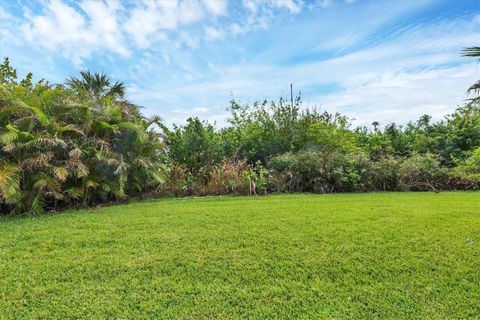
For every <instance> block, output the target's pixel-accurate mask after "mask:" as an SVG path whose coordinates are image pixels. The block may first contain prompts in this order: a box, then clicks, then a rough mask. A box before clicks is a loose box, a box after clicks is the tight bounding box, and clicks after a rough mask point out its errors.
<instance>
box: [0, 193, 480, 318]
mask: <svg viewBox="0 0 480 320" xmlns="http://www.w3.org/2000/svg"><path fill="white" fill-rule="evenodd" d="M0 318H2V319H21V318H24V319H51V318H56V319H70V318H89V319H97V318H109V319H151V318H156V319H162V318H165V319H190V318H192V319H204V318H211V319H238V318H251V319H285V318H290V319H322V318H325V319H331V318H335V319H360V318H365V319H375V318H384V319H387V318H388V319H393V318H398V319H400V318H402V319H420V318H421V319H424V318H431V319H446V318H455V319H478V318H480V193H474V192H463V193H460V192H458V193H440V194H435V193H375V194H341V195H340V194H339V195H278V196H277V195H275V196H266V197H223V198H222V197H213V198H196V199H194V198H185V199H165V200H157V201H147V202H138V203H132V204H128V205H119V206H112V207H104V208H100V209H97V210H89V211H86V210H85V211H69V212H64V213H60V214H53V215H45V216H37V217H23V218H22V217H20V218H8V217H7V218H1V219H0Z"/></svg>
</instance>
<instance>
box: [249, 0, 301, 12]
mask: <svg viewBox="0 0 480 320" xmlns="http://www.w3.org/2000/svg"><path fill="white" fill-rule="evenodd" d="M243 6H244V7H245V8H247V9H248V10H249V11H251V12H252V13H258V12H260V11H270V10H271V9H274V8H281V9H287V10H288V11H289V12H291V13H299V12H300V11H301V10H302V7H303V0H243Z"/></svg>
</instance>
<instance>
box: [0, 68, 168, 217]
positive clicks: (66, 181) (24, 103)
mask: <svg viewBox="0 0 480 320" xmlns="http://www.w3.org/2000/svg"><path fill="white" fill-rule="evenodd" d="M3 70H10V71H9V72H10V75H9V76H8V77H7V76H5V75H3V77H2V78H3V79H4V81H3V82H1V83H0V108H1V109H0V150H1V151H0V152H1V153H0V156H1V160H2V161H1V164H0V211H1V212H17V213H18V212H41V211H43V210H45V209H46V210H55V209H57V208H61V207H68V206H75V205H91V204H95V203H99V202H105V201H110V200H119V199H124V198H126V197H127V196H129V195H134V194H137V193H140V192H143V191H145V190H148V189H151V188H156V187H157V186H158V185H159V184H160V183H161V182H162V180H163V175H164V167H163V164H162V161H161V151H162V148H163V145H162V143H161V141H160V139H159V133H158V132H156V131H154V130H152V129H151V128H150V127H151V125H152V124H153V122H154V121H150V120H148V119H145V118H143V117H141V116H140V113H139V112H138V108H137V107H136V106H135V105H133V104H130V103H128V102H127V101H126V100H124V99H122V98H121V96H123V93H122V86H119V85H118V83H116V84H115V86H113V87H110V85H109V83H110V82H109V79H108V78H107V77H104V76H99V75H96V76H95V75H92V74H87V73H85V74H84V76H85V77H86V78H85V77H84V78H82V79H74V80H75V86H72V87H70V88H67V87H65V86H63V85H57V86H52V85H50V84H48V83H43V82H39V83H37V84H35V85H32V84H31V81H27V80H28V79H27V80H23V81H22V82H21V83H20V84H19V83H17V82H16V77H15V74H14V73H13V72H12V71H11V69H9V63H8V60H7V61H5V62H4V68H3ZM5 79H8V81H5ZM82 83H83V84H84V85H85V87H82V86H81V85H80V84H82Z"/></svg>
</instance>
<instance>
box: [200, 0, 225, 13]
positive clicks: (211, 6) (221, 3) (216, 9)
mask: <svg viewBox="0 0 480 320" xmlns="http://www.w3.org/2000/svg"><path fill="white" fill-rule="evenodd" d="M202 2H203V5H204V6H205V8H206V9H207V11H208V12H209V13H211V14H213V15H215V16H223V15H226V14H227V0H203V1H202Z"/></svg>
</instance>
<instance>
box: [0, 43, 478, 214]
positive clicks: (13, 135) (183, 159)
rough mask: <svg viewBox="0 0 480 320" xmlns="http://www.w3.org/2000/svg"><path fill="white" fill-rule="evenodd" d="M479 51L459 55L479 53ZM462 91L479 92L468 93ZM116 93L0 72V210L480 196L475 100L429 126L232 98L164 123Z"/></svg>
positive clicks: (91, 79) (83, 79) (104, 84)
mask: <svg viewBox="0 0 480 320" xmlns="http://www.w3.org/2000/svg"><path fill="white" fill-rule="evenodd" d="M477 49H478V48H469V49H467V50H465V52H464V53H465V55H466V56H472V57H478V55H477V54H478V52H477V51H478V50H477ZM470 92H471V93H473V94H478V91H477V90H476V89H471V90H470ZM124 97H125V86H124V85H123V83H121V82H118V81H117V82H113V81H111V80H110V79H109V77H108V76H107V75H105V74H96V73H91V72H89V71H83V72H81V73H80V77H78V78H77V77H71V78H69V79H68V80H67V81H66V85H55V86H53V85H50V84H49V83H48V82H45V81H43V80H41V81H39V82H37V83H34V82H33V76H32V74H31V73H29V74H27V76H26V77H25V78H24V79H23V80H21V81H17V73H16V70H15V69H14V68H13V67H12V66H11V65H10V61H9V60H8V58H5V60H4V62H3V64H1V65H0V159H1V160H2V161H1V163H0V175H1V176H0V211H1V212H2V213H6V212H17V213H20V212H40V211H43V210H54V209H57V208H64V207H69V206H75V205H84V206H86V205H94V204H97V203H103V202H108V201H116V200H124V199H127V198H128V197H130V196H145V197H147V196H160V195H179V196H180V195H182V196H184V195H223V194H253V195H255V194H257V195H258V194H265V193H268V192H276V191H277V192H303V191H308V192H317V193H329V192H357V191H359V192H363V191H376V190H382V191H393V190H416V191H419V190H432V191H439V190H456V189H475V190H476V189H480V169H479V168H480V161H479V160H478V159H479V158H480V156H479V151H478V150H479V148H480V103H479V101H478V99H477V98H473V99H470V100H469V101H468V102H467V103H466V104H465V105H464V106H461V107H459V108H458V109H457V110H456V111H455V112H453V113H452V114H450V115H448V116H446V117H445V118H444V119H443V120H441V121H437V122H433V121H432V120H431V117H430V116H428V115H424V116H422V117H420V118H419V119H418V120H417V121H411V122H409V123H408V124H406V125H398V124H396V123H390V124H387V125H381V124H380V123H379V122H373V123H372V128H368V127H358V128H352V124H351V122H350V119H348V118H347V117H345V116H342V115H340V114H331V113H328V112H322V111H320V110H319V109H318V108H310V107H308V106H305V105H304V104H303V103H302V100H301V97H300V96H298V97H296V98H295V99H293V101H287V100H285V99H280V100H278V101H267V100H262V101H256V102H253V103H250V104H248V103H247V104H241V103H239V102H237V101H235V100H233V101H231V103H230V106H229V108H228V110H229V112H230V117H229V119H228V126H226V127H224V128H221V129H217V128H216V127H215V126H214V125H212V124H209V123H208V122H206V121H202V120H201V119H199V118H188V119H187V121H186V123H185V124H184V125H173V128H168V127H166V126H165V125H163V124H162V122H161V120H160V118H159V117H153V118H151V119H146V118H144V117H143V116H142V115H141V113H140V111H139V108H138V107H137V106H136V105H135V104H133V103H131V102H129V101H127V100H126V99H125V98H124Z"/></svg>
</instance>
